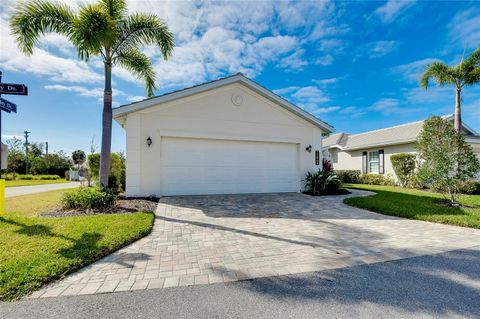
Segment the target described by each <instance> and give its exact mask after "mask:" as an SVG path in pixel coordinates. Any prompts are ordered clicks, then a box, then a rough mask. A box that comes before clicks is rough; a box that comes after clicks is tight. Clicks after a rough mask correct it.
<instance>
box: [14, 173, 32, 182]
mask: <svg viewBox="0 0 480 319" xmlns="http://www.w3.org/2000/svg"><path fill="white" fill-rule="evenodd" d="M17 179H19V180H24V181H31V180H33V179H35V177H34V176H33V175H31V174H28V175H17Z"/></svg>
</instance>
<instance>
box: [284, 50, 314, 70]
mask: <svg viewBox="0 0 480 319" xmlns="http://www.w3.org/2000/svg"><path fill="white" fill-rule="evenodd" d="M304 54H305V50H298V51H297V52H295V53H292V54H291V55H289V56H287V57H285V58H283V59H282V60H281V61H280V63H279V64H278V66H279V67H280V68H284V69H286V70H288V71H301V70H303V67H304V66H307V65H308V61H307V60H305V59H304V57H303V55H304Z"/></svg>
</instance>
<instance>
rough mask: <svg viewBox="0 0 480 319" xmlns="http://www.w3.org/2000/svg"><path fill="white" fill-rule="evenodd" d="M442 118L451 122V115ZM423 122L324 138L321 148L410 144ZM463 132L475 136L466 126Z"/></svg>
mask: <svg viewBox="0 0 480 319" xmlns="http://www.w3.org/2000/svg"><path fill="white" fill-rule="evenodd" d="M443 118H444V119H447V120H450V121H453V115H446V116H443ZM423 122H424V121H423V120H422V121H417V122H412V123H406V124H401V125H397V126H391V127H387V128H383V129H379V130H374V131H369V132H365V133H360V134H352V135H349V134H346V133H338V134H334V135H330V136H329V137H327V138H325V139H324V140H323V146H324V147H333V146H337V147H339V148H342V149H348V150H354V149H359V148H368V147H375V146H381V145H398V144H403V143H410V142H414V141H416V140H417V137H418V134H419V133H420V131H421V130H422V125H423ZM464 130H465V131H466V132H468V133H467V134H468V135H471V134H476V133H475V132H474V131H473V130H471V129H470V128H469V127H468V126H466V125H465V128H464Z"/></svg>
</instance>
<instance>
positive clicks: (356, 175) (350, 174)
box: [334, 169, 360, 183]
mask: <svg viewBox="0 0 480 319" xmlns="http://www.w3.org/2000/svg"><path fill="white" fill-rule="evenodd" d="M334 173H335V175H337V177H338V179H339V180H340V181H341V182H342V183H358V182H359V180H360V171H358V170H353V169H351V170H335V171H334Z"/></svg>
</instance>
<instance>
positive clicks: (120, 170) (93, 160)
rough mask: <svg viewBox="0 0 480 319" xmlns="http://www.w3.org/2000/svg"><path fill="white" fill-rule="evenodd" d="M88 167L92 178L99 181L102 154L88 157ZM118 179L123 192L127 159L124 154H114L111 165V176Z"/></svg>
mask: <svg viewBox="0 0 480 319" xmlns="http://www.w3.org/2000/svg"><path fill="white" fill-rule="evenodd" d="M87 162H88V167H89V169H90V171H91V174H92V177H93V178H95V179H97V180H98V176H99V169H100V154H98V153H94V154H90V155H88V158H87ZM109 175H113V176H115V177H116V179H117V181H116V183H117V185H119V186H120V187H121V189H120V191H121V190H125V157H124V155H123V154H122V153H112V154H111V163H110V174H109Z"/></svg>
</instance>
